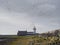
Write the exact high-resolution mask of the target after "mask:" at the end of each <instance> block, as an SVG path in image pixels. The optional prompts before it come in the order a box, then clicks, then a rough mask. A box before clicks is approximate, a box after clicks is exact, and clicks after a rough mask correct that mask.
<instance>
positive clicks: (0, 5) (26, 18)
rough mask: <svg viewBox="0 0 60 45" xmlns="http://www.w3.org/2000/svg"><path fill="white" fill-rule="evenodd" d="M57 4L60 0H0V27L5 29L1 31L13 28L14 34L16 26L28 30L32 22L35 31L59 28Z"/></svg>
mask: <svg viewBox="0 0 60 45" xmlns="http://www.w3.org/2000/svg"><path fill="white" fill-rule="evenodd" d="M59 4H60V0H0V24H1V26H2V27H3V29H2V28H0V29H1V30H5V31H4V32H3V31H2V32H3V33H5V32H6V31H7V32H9V31H10V32H11V31H12V30H13V31H12V34H15V33H16V30H17V29H16V27H17V28H18V29H22V28H23V29H22V30H24V29H25V28H28V31H30V30H32V27H33V26H30V25H32V24H35V25H36V27H37V32H46V31H49V30H52V29H56V28H59V26H60V23H59V22H60V10H59V9H60V8H59V7H60V6H59ZM1 26H0V27H1ZM30 28H31V29H30ZM10 32H9V34H11V33H10ZM14 32H15V33H14Z"/></svg>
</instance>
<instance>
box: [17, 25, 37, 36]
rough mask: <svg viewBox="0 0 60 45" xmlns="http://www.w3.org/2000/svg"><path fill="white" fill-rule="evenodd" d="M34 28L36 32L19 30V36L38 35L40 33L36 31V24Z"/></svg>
mask: <svg viewBox="0 0 60 45" xmlns="http://www.w3.org/2000/svg"><path fill="white" fill-rule="evenodd" d="M33 30H34V32H27V31H18V33H17V35H18V36H26V35H37V34H38V33H36V27H35V26H34V28H33Z"/></svg>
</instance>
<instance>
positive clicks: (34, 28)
mask: <svg viewBox="0 0 60 45" xmlns="http://www.w3.org/2000/svg"><path fill="white" fill-rule="evenodd" d="M33 30H34V34H36V27H35V26H34V27H33Z"/></svg>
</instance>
